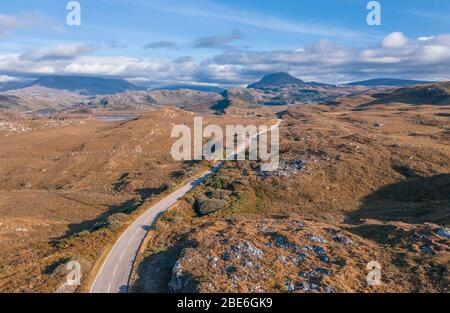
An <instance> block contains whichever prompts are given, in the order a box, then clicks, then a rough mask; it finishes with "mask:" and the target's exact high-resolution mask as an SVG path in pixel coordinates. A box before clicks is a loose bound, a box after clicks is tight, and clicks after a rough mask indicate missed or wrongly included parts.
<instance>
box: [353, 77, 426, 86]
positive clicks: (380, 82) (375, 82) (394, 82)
mask: <svg viewBox="0 0 450 313" xmlns="http://www.w3.org/2000/svg"><path fill="white" fill-rule="evenodd" d="M432 83H433V82H430V81H423V80H408V79H396V78H376V79H369V80H362V81H357V82H353V83H349V84H346V86H365V87H381V86H387V87H403V86H414V85H424V84H432Z"/></svg>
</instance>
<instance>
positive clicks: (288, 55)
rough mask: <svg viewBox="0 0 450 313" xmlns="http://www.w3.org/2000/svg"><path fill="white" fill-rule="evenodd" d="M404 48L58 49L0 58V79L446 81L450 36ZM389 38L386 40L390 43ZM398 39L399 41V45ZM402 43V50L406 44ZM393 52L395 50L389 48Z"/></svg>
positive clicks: (328, 43)
mask: <svg viewBox="0 0 450 313" xmlns="http://www.w3.org/2000/svg"><path fill="white" fill-rule="evenodd" d="M396 36H397V37H398V38H400V37H402V38H403V39H401V41H403V44H401V45H400V44H398V42H397V44H392V43H388V44H387V45H386V40H383V42H381V43H380V44H379V45H378V46H374V47H371V48H370V49H357V48H353V47H349V46H344V45H339V44H336V43H333V42H331V41H329V40H321V41H318V42H316V43H314V44H311V45H308V46H304V47H302V48H301V49H296V50H280V51H242V50H227V51H225V52H223V53H221V54H217V55H214V56H211V57H208V58H206V59H204V60H203V61H201V62H196V61H195V60H194V59H193V58H191V57H183V58H175V59H173V60H170V59H166V58H159V59H155V58H132V57H123V56H114V57H111V56H100V55H99V54H100V52H101V50H99V51H97V53H96V55H95V56H93V55H89V53H88V52H92V51H93V50H92V49H91V48H92V47H90V48H89V47H86V46H85V45H83V44H72V45H59V46H54V47H47V48H43V49H40V50H37V51H34V52H28V53H25V54H3V55H0V74H1V75H8V76H16V77H19V76H33V75H34V76H37V75H43V74H62V75H96V76H114V77H122V78H128V79H138V78H139V79H140V80H143V79H144V78H146V79H147V80H148V81H153V82H159V83H169V82H170V83H176V82H190V83H195V82H204V83H214V84H236V85H241V84H245V83H248V82H252V81H254V80H256V79H258V78H260V77H261V76H262V75H264V74H267V73H270V72H279V71H287V72H290V73H291V74H293V75H296V76H298V77H300V78H303V79H306V80H316V81H323V82H330V83H339V82H342V81H350V80H353V79H355V78H357V79H359V78H363V77H364V78H365V77H368V76H370V77H376V76H378V77H380V76H392V77H410V78H415V79H436V78H441V79H442V78H446V79H448V80H450V35H440V36H434V37H427V38H428V39H427V40H419V38H417V39H411V38H409V39H408V38H406V37H405V36H404V35H402V36H400V37H399V36H398V35H396ZM393 37H395V36H392V34H391V35H389V36H387V37H386V38H390V39H392V38H393ZM398 38H397V39H398ZM405 42H406V44H405ZM393 46H395V47H396V48H392V47H393Z"/></svg>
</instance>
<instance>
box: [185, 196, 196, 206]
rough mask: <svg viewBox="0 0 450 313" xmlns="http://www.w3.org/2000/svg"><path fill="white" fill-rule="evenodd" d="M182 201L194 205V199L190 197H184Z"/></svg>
mask: <svg viewBox="0 0 450 313" xmlns="http://www.w3.org/2000/svg"><path fill="white" fill-rule="evenodd" d="M184 200H185V201H186V202H187V203H189V204H191V205H193V204H194V203H195V199H194V198H193V197H191V196H186V197H184Z"/></svg>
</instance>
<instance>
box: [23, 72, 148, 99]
mask: <svg viewBox="0 0 450 313" xmlns="http://www.w3.org/2000/svg"><path fill="white" fill-rule="evenodd" d="M31 86H42V87H47V88H52V89H60V90H67V91H72V92H77V93H79V94H81V95H107V94H116V93H121V92H126V91H136V90H145V89H146V88H144V87H140V86H136V85H133V84H131V83H130V82H128V81H126V80H124V79H107V78H101V77H85V76H45V77H41V78H39V79H37V80H36V81H35V82H33V83H32V84H31Z"/></svg>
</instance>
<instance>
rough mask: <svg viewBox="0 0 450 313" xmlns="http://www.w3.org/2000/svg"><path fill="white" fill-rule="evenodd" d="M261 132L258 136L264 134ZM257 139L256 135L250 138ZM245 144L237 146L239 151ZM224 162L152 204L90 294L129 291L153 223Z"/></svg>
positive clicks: (120, 241)
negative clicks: (134, 269)
mask: <svg viewBox="0 0 450 313" xmlns="http://www.w3.org/2000/svg"><path fill="white" fill-rule="evenodd" d="M279 124H280V121H278V123H277V124H276V125H273V126H272V127H271V128H269V130H271V129H272V128H274V127H278V125H279ZM261 134H262V133H259V134H258V135H261ZM250 140H256V137H252V138H250ZM243 148H245V146H239V147H237V148H236V153H238V152H239V151H241V149H243ZM223 164H224V162H223V161H222V162H220V163H218V164H217V165H216V166H214V167H213V168H212V169H210V170H209V171H207V172H205V173H203V174H202V175H201V176H200V177H198V178H196V179H195V180H192V181H190V182H189V183H187V184H186V185H184V186H182V187H181V188H179V189H177V190H176V191H174V192H172V193H171V194H170V195H168V196H166V197H165V198H164V199H162V200H161V201H159V202H158V203H156V204H155V205H153V206H152V207H150V208H149V209H148V210H146V211H145V212H144V213H143V214H142V215H141V216H139V217H138V218H137V219H136V220H135V221H134V222H133V224H131V225H130V226H129V227H128V228H127V229H126V230H125V231H124V233H123V234H122V235H121V236H120V238H119V239H118V240H117V242H116V243H115V244H114V246H113V247H112V249H111V251H110V252H109V254H108V256H107V257H106V259H105V261H104V263H103V265H102V267H101V268H100V270H99V272H98V273H97V276H96V278H95V280H94V283H93V284H92V286H91V290H90V292H91V293H126V292H128V285H129V284H128V283H129V279H130V275H131V271H132V268H133V264H134V260H135V258H136V256H137V253H138V251H139V248H140V246H141V244H142V241H143V240H144V238H145V236H146V235H147V232H148V230H149V229H150V227H151V226H152V224H153V223H154V221H155V219H156V218H157V217H158V215H159V214H160V213H162V212H164V211H166V210H167V209H169V208H170V207H171V206H173V205H174V204H175V203H176V202H177V201H178V200H179V199H180V198H182V197H183V196H184V195H185V194H186V193H188V192H189V191H190V190H192V189H193V188H195V187H196V186H198V185H200V184H201V183H203V182H204V181H205V180H206V179H208V177H210V176H211V175H213V174H215V173H216V172H217V171H218V170H219V169H220V167H221V166H222V165H223Z"/></svg>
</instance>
